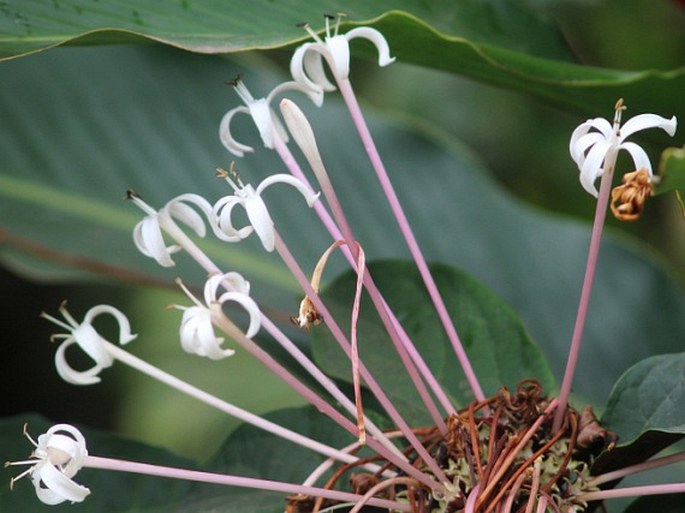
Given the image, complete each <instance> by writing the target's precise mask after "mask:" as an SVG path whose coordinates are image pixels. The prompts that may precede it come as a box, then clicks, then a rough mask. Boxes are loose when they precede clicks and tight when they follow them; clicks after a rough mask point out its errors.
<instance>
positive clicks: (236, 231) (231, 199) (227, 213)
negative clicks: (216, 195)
mask: <svg viewBox="0 0 685 513" xmlns="http://www.w3.org/2000/svg"><path fill="white" fill-rule="evenodd" d="M237 205H243V206H244V199H243V198H239V197H238V196H235V195H230V196H224V197H223V198H221V199H220V200H219V201H217V202H216V204H215V205H214V208H213V209H212V219H213V221H212V222H211V223H210V224H211V226H212V230H213V231H214V235H216V236H217V237H218V238H219V239H221V240H225V241H227V242H238V241H240V240H242V239H244V238H245V237H248V236H249V235H250V234H251V233H252V231H253V230H254V228H252V226H250V225H247V226H244V227H242V228H235V227H234V226H233V221H232V220H231V216H232V212H233V208H234V207H235V206H237Z"/></svg>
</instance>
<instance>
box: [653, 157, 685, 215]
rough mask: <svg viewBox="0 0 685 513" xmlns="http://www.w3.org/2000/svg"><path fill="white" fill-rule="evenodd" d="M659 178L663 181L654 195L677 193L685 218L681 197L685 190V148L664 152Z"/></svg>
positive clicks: (684, 207) (656, 186) (656, 188)
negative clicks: (669, 192)
mask: <svg viewBox="0 0 685 513" xmlns="http://www.w3.org/2000/svg"><path fill="white" fill-rule="evenodd" d="M659 177H660V178H661V180H660V181H659V183H657V184H656V185H655V186H654V194H662V193H664V192H668V191H675V194H676V200H677V201H678V203H679V204H680V209H681V211H682V213H683V217H685V203H683V199H682V196H681V191H684V190H685V146H684V147H683V148H667V149H665V150H664V152H663V153H662V154H661V161H660V162H659Z"/></svg>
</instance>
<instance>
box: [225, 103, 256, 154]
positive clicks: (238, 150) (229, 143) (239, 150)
mask: <svg viewBox="0 0 685 513" xmlns="http://www.w3.org/2000/svg"><path fill="white" fill-rule="evenodd" d="M238 112H242V113H245V114H249V113H250V109H248V108H247V107H244V106H240V107H236V108H235V109H231V110H229V111H228V112H227V113H226V114H225V115H224V117H223V118H221V123H219V139H221V143H222V144H223V145H224V147H225V148H226V149H227V150H228V151H230V152H231V153H232V154H233V155H235V156H236V157H242V156H244V155H245V153H252V152H254V148H253V147H252V146H248V145H246V144H242V143H240V142H238V141H237V140H236V139H235V138H234V137H233V135H232V134H231V120H232V119H233V116H234V115H235V114H237V113H238Z"/></svg>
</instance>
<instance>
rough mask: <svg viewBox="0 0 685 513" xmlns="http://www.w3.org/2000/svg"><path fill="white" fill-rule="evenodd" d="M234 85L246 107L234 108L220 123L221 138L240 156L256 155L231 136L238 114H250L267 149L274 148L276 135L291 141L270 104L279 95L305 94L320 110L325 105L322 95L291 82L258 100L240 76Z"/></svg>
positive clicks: (231, 150)
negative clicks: (234, 118)
mask: <svg viewBox="0 0 685 513" xmlns="http://www.w3.org/2000/svg"><path fill="white" fill-rule="evenodd" d="M231 85H232V86H233V88H234V89H235V91H236V92H237V93H238V96H240V99H241V100H243V103H244V104H245V105H243V106H240V107H236V108H235V109H231V110H230V111H228V112H227V113H226V114H225V115H224V117H223V118H222V119H221V123H220V124H219V137H220V139H221V142H222V143H223V145H224V146H225V147H226V149H227V150H228V151H230V152H231V153H233V154H234V155H236V156H238V157H242V156H243V155H244V154H245V153H251V152H253V151H254V148H253V147H252V146H247V145H246V144H242V143H239V142H238V141H236V139H235V138H234V137H233V135H232V134H231V120H232V119H233V116H235V115H236V114H237V113H239V112H241V113H244V114H249V115H250V116H251V117H252V120H253V121H254V123H255V125H256V126H257V130H259V135H260V136H261V138H262V142H263V143H264V146H265V147H266V148H269V149H273V147H274V136H275V134H278V137H280V138H281V139H282V140H283V141H285V142H287V141H288V134H287V132H286V131H285V129H284V128H283V124H282V123H281V121H280V120H279V119H278V116H276V113H275V112H274V110H273V109H272V108H271V102H272V101H273V99H274V98H275V97H276V96H278V95H280V94H282V93H283V92H285V91H288V90H296V91H300V92H302V93H304V94H306V95H307V96H308V97H309V98H310V99H311V100H312V102H313V103H314V104H315V105H316V106H317V107H320V106H321V104H322V103H323V92H321V91H317V90H314V89H311V88H308V87H306V86H305V85H303V84H299V83H297V82H292V81H291V82H284V83H282V84H279V85H278V86H276V87H274V88H273V89H272V90H271V92H270V93H269V94H268V95H267V96H266V97H265V98H258V99H255V98H253V96H252V95H251V94H250V91H249V90H248V89H247V87H245V84H244V83H243V81H242V80H241V79H240V77H236V78H235V79H234V80H233V81H231Z"/></svg>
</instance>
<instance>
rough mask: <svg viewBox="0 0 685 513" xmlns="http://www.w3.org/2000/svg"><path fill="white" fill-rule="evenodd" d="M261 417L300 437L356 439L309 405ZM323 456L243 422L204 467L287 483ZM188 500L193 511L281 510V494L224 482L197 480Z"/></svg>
mask: <svg viewBox="0 0 685 513" xmlns="http://www.w3.org/2000/svg"><path fill="white" fill-rule="evenodd" d="M265 418H267V419H268V420H270V421H271V422H275V423H277V424H279V425H281V426H285V427H288V428H289V429H292V430H293V431H296V432H298V433H300V434H302V435H305V436H308V437H310V438H312V439H314V440H317V441H319V442H322V443H325V444H329V445H331V446H334V447H343V446H345V445H347V444H350V443H352V442H354V439H353V438H352V437H351V436H350V435H349V434H348V433H346V432H344V431H343V430H342V429H341V428H340V427H338V426H337V425H336V424H334V423H333V422H332V421H330V420H328V419H327V418H326V417H324V416H323V415H322V414H321V413H319V412H318V411H316V410H314V409H313V408H290V409H285V410H279V411H276V412H272V413H270V414H268V415H265ZM323 459H324V458H323V457H322V456H320V455H318V454H316V453H313V452H312V451H309V450H307V449H303V448H302V447H300V446H298V445H295V444H293V443H291V442H286V441H283V440H282V439H280V438H277V437H276V436H275V435H271V434H269V433H265V432H264V431H262V430H259V429H257V428H255V427H252V426H248V425H243V426H241V427H240V428H239V429H237V430H236V431H234V432H233V433H232V434H231V436H229V437H228V439H227V440H226V443H225V444H224V445H223V447H222V448H221V449H220V450H219V451H218V452H217V454H216V456H215V457H214V458H213V459H212V461H210V462H208V463H207V465H206V469H207V470H208V471H211V472H220V473H229V474H237V475H244V476H250V477H259V478H263V479H273V480H278V481H284V482H288V483H296V484H297V483H302V482H303V481H304V480H305V479H306V478H307V476H308V475H309V474H310V473H311V472H312V471H313V470H314V469H315V468H316V466H317V465H318V464H319V463H321V462H322V461H323ZM186 504H192V511H194V512H199V513H201V512H211V511H217V510H220V511H225V512H227V513H228V512H236V513H237V512H245V513H251V512H254V513H267V512H273V513H281V512H282V511H283V510H284V507H285V498H284V496H283V494H279V493H273V492H264V491H260V490H249V489H241V488H232V487H225V486H208V485H204V484H199V483H198V484H195V485H194V486H193V490H192V492H191V494H190V495H189V496H188V498H187V500H186Z"/></svg>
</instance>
